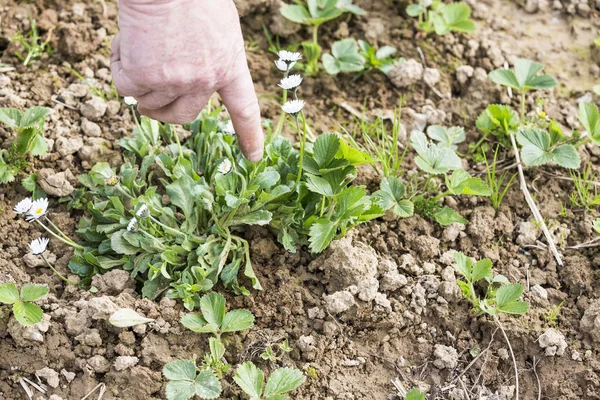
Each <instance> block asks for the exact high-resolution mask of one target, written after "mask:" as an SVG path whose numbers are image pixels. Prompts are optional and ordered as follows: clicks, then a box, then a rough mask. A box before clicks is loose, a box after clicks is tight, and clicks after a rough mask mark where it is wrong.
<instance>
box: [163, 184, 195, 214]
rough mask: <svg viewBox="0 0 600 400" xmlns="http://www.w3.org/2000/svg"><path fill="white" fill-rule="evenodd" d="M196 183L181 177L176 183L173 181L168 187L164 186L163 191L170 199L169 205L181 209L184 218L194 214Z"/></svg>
mask: <svg viewBox="0 0 600 400" xmlns="http://www.w3.org/2000/svg"><path fill="white" fill-rule="evenodd" d="M195 185H196V183H195V182H194V180H193V179H192V178H191V177H189V176H187V175H183V176H181V177H180V178H178V179H177V180H176V181H173V183H171V184H170V185H167V186H165V190H166V192H167V194H168V195H169V197H170V199H171V203H173V204H174V205H176V206H177V207H179V208H180V209H181V211H182V212H183V215H185V216H186V217H188V218H189V217H190V216H192V214H194V197H193V193H194V186H195Z"/></svg>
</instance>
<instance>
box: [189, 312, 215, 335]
mask: <svg viewBox="0 0 600 400" xmlns="http://www.w3.org/2000/svg"><path fill="white" fill-rule="evenodd" d="M181 324H182V325H183V326H185V327H186V328H188V329H189V330H192V331H194V332H196V333H217V331H218V329H219V326H217V325H214V324H209V323H207V322H206V320H205V319H204V318H203V317H202V315H200V314H185V315H183V316H182V317H181Z"/></svg>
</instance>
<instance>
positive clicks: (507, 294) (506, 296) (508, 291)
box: [496, 283, 523, 307]
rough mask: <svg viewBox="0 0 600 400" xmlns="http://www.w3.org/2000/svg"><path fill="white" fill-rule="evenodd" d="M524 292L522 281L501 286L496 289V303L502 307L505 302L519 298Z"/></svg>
mask: <svg viewBox="0 0 600 400" xmlns="http://www.w3.org/2000/svg"><path fill="white" fill-rule="evenodd" d="M522 294H523V285H521V284H520V283H511V284H508V285H503V286H500V287H499V288H498V290H497V291H496V304H497V305H498V307H502V306H504V305H505V304H508V303H512V302H513V301H516V300H518V299H519V297H521V295H522Z"/></svg>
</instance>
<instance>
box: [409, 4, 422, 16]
mask: <svg viewBox="0 0 600 400" xmlns="http://www.w3.org/2000/svg"><path fill="white" fill-rule="evenodd" d="M424 12H425V7H423V6H422V5H420V4H410V5H409V6H408V7H406V14H408V16H409V17H418V16H419V15H421V14H423V13H424Z"/></svg>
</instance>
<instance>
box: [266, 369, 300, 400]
mask: <svg viewBox="0 0 600 400" xmlns="http://www.w3.org/2000/svg"><path fill="white" fill-rule="evenodd" d="M305 380H306V376H304V374H303V373H302V372H301V371H300V370H298V369H296V368H279V369H276V370H275V371H273V373H272V374H271V376H270V377H269V380H268V381H267V386H266V387H265V393H264V396H265V397H270V396H278V395H282V394H284V393H288V392H291V391H292V390H294V389H296V388H297V387H298V386H300V385H302V384H303V383H304V381H305Z"/></svg>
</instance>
